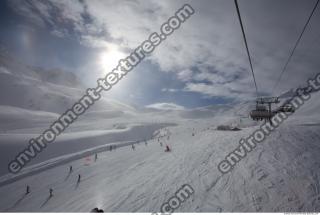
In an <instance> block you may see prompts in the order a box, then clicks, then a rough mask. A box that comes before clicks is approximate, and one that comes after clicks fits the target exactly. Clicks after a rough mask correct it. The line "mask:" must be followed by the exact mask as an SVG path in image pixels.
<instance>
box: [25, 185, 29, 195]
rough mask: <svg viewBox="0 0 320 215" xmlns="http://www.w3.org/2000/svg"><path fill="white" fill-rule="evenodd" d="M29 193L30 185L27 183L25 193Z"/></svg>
mask: <svg viewBox="0 0 320 215" xmlns="http://www.w3.org/2000/svg"><path fill="white" fill-rule="evenodd" d="M29 193H30V187H29V185H27V189H26V195H27V194H29Z"/></svg>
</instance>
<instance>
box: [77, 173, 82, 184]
mask: <svg viewBox="0 0 320 215" xmlns="http://www.w3.org/2000/svg"><path fill="white" fill-rule="evenodd" d="M80 180H81V175H80V174H79V175H78V181H77V183H80Z"/></svg>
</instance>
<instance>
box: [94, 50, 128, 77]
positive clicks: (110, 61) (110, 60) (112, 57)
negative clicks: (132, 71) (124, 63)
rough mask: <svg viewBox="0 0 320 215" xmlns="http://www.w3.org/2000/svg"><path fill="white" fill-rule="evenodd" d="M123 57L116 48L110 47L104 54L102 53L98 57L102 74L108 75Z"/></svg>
mask: <svg viewBox="0 0 320 215" xmlns="http://www.w3.org/2000/svg"><path fill="white" fill-rule="evenodd" d="M125 57H126V55H125V54H124V53H123V52H121V51H119V49H118V48H117V47H116V46H112V47H110V48H108V50H106V51H105V52H102V53H101V54H100V57H99V63H100V66H101V67H102V69H103V73H104V74H107V73H110V72H111V71H112V70H113V69H114V68H116V66H117V65H118V62H119V60H120V59H123V58H125Z"/></svg>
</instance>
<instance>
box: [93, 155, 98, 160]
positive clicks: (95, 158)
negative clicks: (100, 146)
mask: <svg viewBox="0 0 320 215" xmlns="http://www.w3.org/2000/svg"><path fill="white" fill-rule="evenodd" d="M97 159H98V154H95V155H94V162H96V161H97Z"/></svg>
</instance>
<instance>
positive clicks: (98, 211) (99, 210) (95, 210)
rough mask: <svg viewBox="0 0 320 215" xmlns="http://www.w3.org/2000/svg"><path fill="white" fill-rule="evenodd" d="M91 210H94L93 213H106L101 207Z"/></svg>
mask: <svg viewBox="0 0 320 215" xmlns="http://www.w3.org/2000/svg"><path fill="white" fill-rule="evenodd" d="M91 212H93V213H104V211H103V210H102V209H99V208H93V209H92V210H91Z"/></svg>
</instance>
